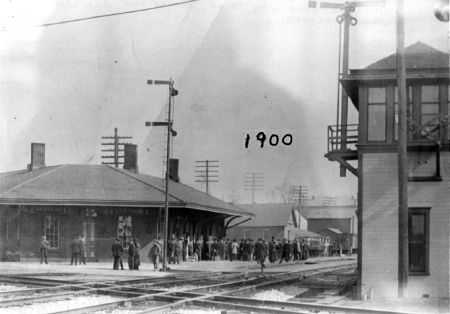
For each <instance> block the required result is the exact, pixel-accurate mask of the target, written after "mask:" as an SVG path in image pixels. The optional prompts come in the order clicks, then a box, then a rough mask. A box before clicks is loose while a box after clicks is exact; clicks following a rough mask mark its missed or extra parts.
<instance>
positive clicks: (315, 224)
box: [301, 205, 358, 251]
mask: <svg viewBox="0 0 450 314" xmlns="http://www.w3.org/2000/svg"><path fill="white" fill-rule="evenodd" d="M301 213H302V215H303V216H304V217H305V218H306V219H307V221H308V230H309V231H313V232H316V233H319V234H326V235H328V236H330V237H331V239H332V240H335V241H340V242H342V243H343V245H344V246H345V248H344V249H345V250H346V251H347V250H349V249H351V250H353V251H354V250H356V248H357V247H358V241H357V235H358V218H357V215H356V205H347V206H324V205H322V206H303V207H302V210H301ZM329 229H331V230H329Z"/></svg>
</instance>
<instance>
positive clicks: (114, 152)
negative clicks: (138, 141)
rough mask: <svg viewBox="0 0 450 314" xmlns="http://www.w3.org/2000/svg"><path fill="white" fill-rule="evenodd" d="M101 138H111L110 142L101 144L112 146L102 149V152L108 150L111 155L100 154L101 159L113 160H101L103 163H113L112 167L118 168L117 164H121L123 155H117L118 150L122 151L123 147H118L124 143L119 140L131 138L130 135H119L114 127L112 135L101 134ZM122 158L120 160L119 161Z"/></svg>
mask: <svg viewBox="0 0 450 314" xmlns="http://www.w3.org/2000/svg"><path fill="white" fill-rule="evenodd" d="M101 138H102V139H103V140H105V139H108V140H113V141H112V142H106V143H102V146H107V147H108V146H113V148H105V149H102V152H109V153H112V155H102V156H101V157H102V159H105V160H109V159H111V158H112V159H113V161H112V162H111V161H102V164H103V165H114V167H116V168H119V165H122V164H123V158H124V155H119V152H123V151H124V149H123V147H119V145H125V144H126V143H123V142H120V140H125V139H132V138H133V137H131V136H119V135H118V132H117V128H114V136H102V137H101ZM121 160H122V161H121Z"/></svg>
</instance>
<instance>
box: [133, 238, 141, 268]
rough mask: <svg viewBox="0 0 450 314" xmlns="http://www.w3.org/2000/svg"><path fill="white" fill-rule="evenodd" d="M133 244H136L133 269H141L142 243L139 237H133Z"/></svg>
mask: <svg viewBox="0 0 450 314" xmlns="http://www.w3.org/2000/svg"><path fill="white" fill-rule="evenodd" d="M133 244H134V258H133V267H134V268H133V269H135V270H139V266H141V254H140V250H141V245H140V243H139V241H138V239H137V238H133Z"/></svg>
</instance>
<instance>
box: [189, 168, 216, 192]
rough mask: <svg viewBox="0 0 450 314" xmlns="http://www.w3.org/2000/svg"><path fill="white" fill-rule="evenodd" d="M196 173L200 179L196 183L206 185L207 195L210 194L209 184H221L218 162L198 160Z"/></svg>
mask: <svg viewBox="0 0 450 314" xmlns="http://www.w3.org/2000/svg"><path fill="white" fill-rule="evenodd" d="M195 163H196V165H195V168H196V169H195V172H196V173H197V175H196V176H195V177H196V178H198V179H197V180H195V182H200V183H205V184H206V194H209V184H210V183H217V182H219V169H218V168H219V161H218V160H196V161H195Z"/></svg>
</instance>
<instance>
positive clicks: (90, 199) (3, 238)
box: [0, 143, 251, 260]
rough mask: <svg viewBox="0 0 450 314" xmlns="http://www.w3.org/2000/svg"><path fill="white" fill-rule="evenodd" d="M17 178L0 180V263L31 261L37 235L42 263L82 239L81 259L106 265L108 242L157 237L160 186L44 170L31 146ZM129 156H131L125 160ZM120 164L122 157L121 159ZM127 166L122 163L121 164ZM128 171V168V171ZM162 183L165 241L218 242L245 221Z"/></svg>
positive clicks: (111, 171)
mask: <svg viewBox="0 0 450 314" xmlns="http://www.w3.org/2000/svg"><path fill="white" fill-rule="evenodd" d="M31 156H32V157H31V164H30V165H29V166H28V168H27V169H25V170H20V171H12V172H7V173H2V174H0V255H1V257H2V258H3V259H5V258H6V257H7V255H8V254H11V253H16V255H20V257H21V258H22V259H26V258H32V257H35V256H38V254H39V244H40V238H41V236H42V235H46V237H47V239H48V241H49V242H50V250H49V257H50V258H52V257H58V258H67V257H70V254H71V252H70V242H71V241H72V240H73V238H74V237H76V236H80V235H82V236H84V237H85V239H86V250H87V257H88V259H90V260H98V259H104V258H110V257H111V245H112V242H113V240H114V239H115V238H116V237H119V238H120V239H121V240H122V241H123V242H124V243H126V242H127V241H128V240H130V239H131V237H132V236H135V237H137V238H138V240H139V242H140V244H141V247H142V248H144V247H145V246H146V244H148V243H149V242H150V241H152V240H153V239H154V238H155V237H157V235H158V234H159V235H162V222H163V219H162V213H163V208H164V196H165V194H164V180H163V179H161V178H157V177H153V176H149V175H144V174H140V173H138V172H137V171H136V167H135V166H134V167H129V168H128V169H129V170H126V169H119V168H114V167H111V166H108V165H58V166H45V146H44V144H39V143H33V144H32V149H31ZM132 156H136V154H135V153H134V154H132ZM126 158H127V157H126ZM125 164H127V162H125ZM129 164H130V165H136V160H135V161H134V163H133V162H132V163H129ZM173 170H175V172H173V178H174V179H175V181H174V180H170V182H169V209H170V213H169V235H172V234H175V235H176V236H185V235H186V234H188V235H190V236H191V238H192V237H194V236H195V237H199V236H203V237H208V236H215V237H222V236H224V235H225V230H226V228H227V226H228V225H229V224H230V223H231V221H232V220H234V219H235V218H238V217H247V218H249V217H251V214H248V213H246V212H245V211H242V210H240V209H239V208H237V207H236V206H234V205H231V204H229V203H226V202H223V201H221V200H219V199H216V198H214V197H212V196H210V195H207V194H206V193H203V192H200V191H198V190H196V189H194V188H192V187H190V186H187V185H185V184H182V183H180V182H177V181H178V179H177V177H178V175H177V169H173Z"/></svg>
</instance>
